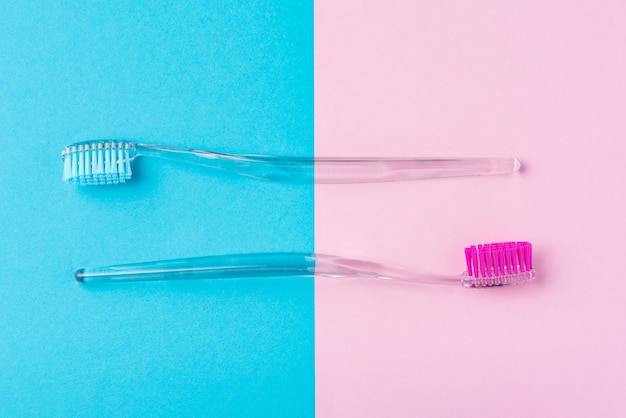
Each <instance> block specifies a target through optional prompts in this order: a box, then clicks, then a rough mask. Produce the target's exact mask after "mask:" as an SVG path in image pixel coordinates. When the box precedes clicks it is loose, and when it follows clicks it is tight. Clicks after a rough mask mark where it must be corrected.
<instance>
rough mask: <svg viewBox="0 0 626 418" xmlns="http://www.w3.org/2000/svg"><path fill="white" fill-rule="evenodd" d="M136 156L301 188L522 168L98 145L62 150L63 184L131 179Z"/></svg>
mask: <svg viewBox="0 0 626 418" xmlns="http://www.w3.org/2000/svg"><path fill="white" fill-rule="evenodd" d="M137 157H155V158H162V159H168V160H176V161H183V162H188V163H193V164H195V165H200V166H204V167H208V168H211V169H215V170H219V171H226V172H230V173H234V174H238V175H241V176H246V177H252V178H256V179H262V180H270V181H282V182H305V183H306V182H315V183H374V182H393V181H408V180H420V179H430V178H440V177H458V176H479V175H495V174H511V173H515V172H517V171H519V170H520V168H521V163H520V162H519V160H517V159H516V158H341V157H317V158H298V157H282V156H272V155H248V154H225V153H220V152H214V151H203V150H196V149H188V148H180V147H169V146H163V145H153V144H137V143H134V142H129V141H115V140H98V141H87V142H79V143H76V144H72V145H68V146H67V147H65V148H64V149H63V151H62V152H61V158H62V159H63V162H64V170H63V180H64V181H66V182H67V183H76V184H81V185H95V184H118V183H125V182H126V181H128V180H130V178H131V177H132V167H131V163H132V162H133V161H134V160H135V159H136V158H137Z"/></svg>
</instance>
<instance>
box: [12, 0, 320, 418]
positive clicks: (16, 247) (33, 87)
mask: <svg viewBox="0 0 626 418" xmlns="http://www.w3.org/2000/svg"><path fill="white" fill-rule="evenodd" d="M97 138H120V139H122V138H126V139H132V140H137V141H139V142H150V143H160V144H166V145H177V146H190V147H196V148H202V149H214V150H218V151H225V152H241V153H271V154H289V155H297V156H312V155H313V4H312V2H310V1H293V0H284V1H229V2H224V1H210V2H206V3H202V2H150V3H148V2H137V1H122V2H120V1H106V2H104V1H102V2H78V1H70V2H67V1H65V2H56V1H54V2H53V1H47V2H41V1H37V2H27V1H17V2H3V3H2V6H1V10H0V141H1V144H0V145H1V146H2V152H1V153H0V167H2V169H3V174H2V175H1V176H0V197H1V201H0V216H1V219H2V222H1V223H0V237H1V238H0V239H1V241H0V242H1V247H0V262H1V264H2V273H1V275H0V297H1V301H0V333H1V335H0V415H2V416H11V415H32V414H39V415H77V414H78V415H82V416H89V415H113V416H115V415H126V416H132V415H145V414H150V415H192V414H193V415H200V414H203V415H211V416H241V415H257V416H259V415H260V416H262V415H271V416H280V415H288V416H311V415H314V340H313V282H312V280H308V279H301V280H300V279H299V280H294V279H274V280H272V279H260V280H253V279H248V280H230V281H195V282H178V283H176V282H159V283H126V284H100V285H92V286H81V285H79V284H77V283H75V282H74V280H73V278H72V273H73V271H74V270H75V269H76V268H79V267H83V266H98V265H107V264H118V263H127V262H138V261H149V260H158V259H170V258H178V257H191V256H202V255H210V254H224V253H231V252H252V251H304V252H306V251H311V252H312V251H313V186H312V184H311V185H308V184H305V185H286V184H271V183H264V182H261V181H256V180H247V179H244V178H239V177H235V176H227V175H223V174H219V173H214V172H211V171H205V170H202V169H198V168H196V167H189V166H185V165H183V164H180V163H174V162H168V161H160V160H151V159H143V160H141V159H139V160H138V161H137V162H136V163H135V167H134V168H135V171H136V175H135V176H134V177H133V180H132V181H131V182H130V183H128V184H127V185H122V186H97V187H76V186H70V185H66V184H63V183H62V181H61V174H62V163H61V159H60V151H61V149H62V148H63V146H65V145H67V144H69V143H72V142H76V141H83V140H87V139H97Z"/></svg>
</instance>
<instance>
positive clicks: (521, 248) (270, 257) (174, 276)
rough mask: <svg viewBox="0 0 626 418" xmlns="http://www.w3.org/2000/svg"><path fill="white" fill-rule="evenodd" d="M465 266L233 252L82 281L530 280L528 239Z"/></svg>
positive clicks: (88, 272)
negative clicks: (416, 267)
mask: <svg viewBox="0 0 626 418" xmlns="http://www.w3.org/2000/svg"><path fill="white" fill-rule="evenodd" d="M465 257H466V262H467V268H468V270H467V271H466V272H464V273H463V274H461V277H460V280H459V278H458V277H452V276H436V275H430V274H424V273H419V272H416V271H411V270H406V269H402V268H398V267H393V266H389V265H384V264H379V263H374V262H369V261H362V260H355V259H350V258H343V257H337V256H331V255H324V254H305V253H266V254H263V253H259V254H233V255H218V256H208V257H197V258H184V259H178V260H165V261H153V262H147V263H135V264H124V265H117V266H107V267H97V268H82V269H79V270H77V271H76V273H75V274H74V277H75V279H76V280H77V281H78V282H80V283H97V282H129V281H153V280H192V279H233V278H246V277H248V278H251V277H252V278H253V277H314V276H316V275H317V276H322V277H334V278H342V277H355V278H365V279H377V280H387V281H394V282H406V283H418V284H430V285H457V286H458V285H459V282H460V284H461V285H462V286H464V287H469V288H472V287H474V288H478V287H481V288H482V287H494V286H504V285H515V284H522V283H526V282H529V281H532V280H534V279H535V277H536V272H535V269H534V267H533V263H532V245H531V244H530V243H529V242H507V243H494V244H485V245H479V246H478V247H476V246H471V247H468V248H466V249H465Z"/></svg>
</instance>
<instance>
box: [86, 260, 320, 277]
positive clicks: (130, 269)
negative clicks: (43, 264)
mask: <svg viewBox="0 0 626 418" xmlns="http://www.w3.org/2000/svg"><path fill="white" fill-rule="evenodd" d="M314 274H315V256H313V255H311V254H304V253H268V254H263V253H259V254H231V255H218V256H208V257H196V258H181V259H177V260H164V261H151V262H146V263H133V264H121V265H116V266H107V267H94V268H89V267H87V268H82V269H80V270H77V271H76V273H75V274H74V277H75V279H76V280H77V281H78V282H81V283H96V282H130V281H153V280H192V279H231V278H242V277H281V276H297V277H312V276H313V275H314Z"/></svg>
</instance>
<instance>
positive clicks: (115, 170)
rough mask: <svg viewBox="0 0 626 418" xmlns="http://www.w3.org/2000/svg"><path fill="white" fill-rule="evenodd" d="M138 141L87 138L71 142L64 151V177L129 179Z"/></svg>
mask: <svg viewBox="0 0 626 418" xmlns="http://www.w3.org/2000/svg"><path fill="white" fill-rule="evenodd" d="M135 155H136V145H135V144H134V143H132V142H127V141H113V140H100V141H87V142H78V143H75V144H72V145H68V146H67V147H65V148H63V151H61V159H62V160H63V181H65V182H66V183H73V184H80V185H93V184H118V183H125V182H126V181H127V180H129V179H130V178H131V176H132V174H133V173H132V170H131V168H130V163H131V161H132V160H133V159H134V158H135Z"/></svg>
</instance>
